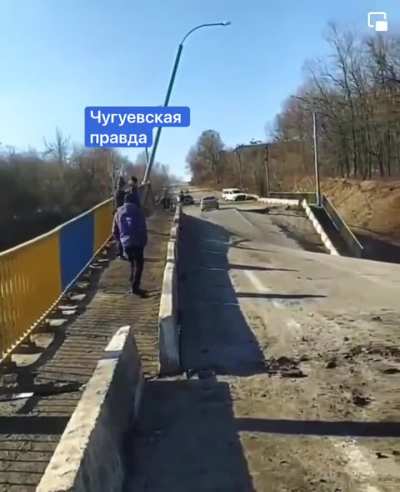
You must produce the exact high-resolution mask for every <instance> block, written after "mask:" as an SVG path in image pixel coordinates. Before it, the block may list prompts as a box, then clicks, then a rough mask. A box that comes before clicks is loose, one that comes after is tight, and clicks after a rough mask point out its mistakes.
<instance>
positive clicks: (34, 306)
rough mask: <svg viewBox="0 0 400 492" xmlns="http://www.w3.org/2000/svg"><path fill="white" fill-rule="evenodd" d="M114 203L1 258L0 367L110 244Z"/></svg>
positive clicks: (98, 206) (108, 201)
mask: <svg viewBox="0 0 400 492" xmlns="http://www.w3.org/2000/svg"><path fill="white" fill-rule="evenodd" d="M112 217H113V200H112V199H109V200H106V201H104V202H103V203H100V204H99V205H97V206H96V207H94V208H92V209H91V210H89V211H87V212H85V213H83V214H81V215H80V216H78V217H76V218H75V219H72V220H70V221H69V222H66V223H65V224H62V225H60V226H59V227H57V228H56V229H54V230H52V231H50V232H48V233H47V234H43V235H42V236H40V237H37V238H35V239H32V240H31V241H28V242H26V243H23V244H21V245H19V246H16V247H15V248H12V249H9V250H7V251H4V252H3V253H0V361H1V360H4V359H5V358H6V357H7V356H8V355H9V354H10V353H11V351H12V350H13V349H14V348H15V347H16V346H17V345H18V344H19V343H20V342H21V341H22V340H23V339H24V338H25V337H26V336H27V335H28V334H29V333H30V332H31V331H32V330H33V329H34V328H35V326H36V325H37V324H38V323H39V322H40V321H41V320H42V319H43V318H44V317H45V316H46V315H47V314H48V312H49V311H50V310H51V309H52V308H53V307H54V306H55V304H56V303H57V302H58V301H59V299H60V298H61V297H62V295H63V294H64V293H65V291H66V290H67V289H68V288H69V287H70V286H71V285H72V284H73V283H74V282H75V280H76V279H77V278H78V277H79V275H80V274H81V273H82V271H83V270H85V268H86V267H87V266H88V264H89V263H90V261H91V260H92V258H93V257H94V256H95V255H96V254H97V253H98V252H99V250H100V249H101V248H102V247H103V246H104V245H105V243H106V242H107V241H108V240H109V238H110V235H111V228H112Z"/></svg>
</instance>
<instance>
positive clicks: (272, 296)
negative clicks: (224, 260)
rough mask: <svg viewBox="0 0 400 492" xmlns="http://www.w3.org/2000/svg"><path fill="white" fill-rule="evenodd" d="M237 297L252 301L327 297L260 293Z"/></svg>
mask: <svg viewBox="0 0 400 492" xmlns="http://www.w3.org/2000/svg"><path fill="white" fill-rule="evenodd" d="M236 297H247V298H251V299H320V298H324V297H326V296H324V295H318V294H274V293H265V294H264V293H258V292H238V293H237V294H236Z"/></svg>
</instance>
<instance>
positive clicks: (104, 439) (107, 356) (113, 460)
mask: <svg viewBox="0 0 400 492" xmlns="http://www.w3.org/2000/svg"><path fill="white" fill-rule="evenodd" d="M142 389H143V373H142V367H141V362H140V357H139V354H138V351H137V347H136V343H135V338H134V335H133V331H132V330H131V328H130V327H129V326H124V327H122V328H120V329H119V330H118V331H117V333H116V334H115V335H114V336H113V338H112V339H111V341H110V343H109V344H108V346H107V348H106V349H105V351H104V356H103V358H102V359H100V361H99V362H98V364H97V367H96V369H95V371H94V373H93V376H92V377H91V379H90V380H89V382H88V384H87V386H86V389H85V391H84V393H83V395H82V398H81V399H80V401H79V403H78V406H77V407H76V409H75V411H74V413H73V414H72V417H71V419H70V420H69V422H68V424H67V427H66V428H65V431H64V433H63V435H62V437H61V440H60V442H59V444H58V446H57V448H56V450H55V452H54V454H53V456H52V458H51V460H50V463H49V464H48V466H47V468H46V471H45V473H44V475H43V477H42V480H41V481H40V483H39V486H38V488H37V489H36V490H37V492H67V491H68V492H70V491H71V492H72V491H73V492H109V491H110V490H113V491H119V490H121V489H122V485H123V480H124V466H123V454H122V446H123V437H124V434H125V432H126V431H127V430H128V429H129V428H130V426H131V425H132V423H133V421H134V419H135V418H136V417H137V414H138V410H139V405H140V400H141V394H142Z"/></svg>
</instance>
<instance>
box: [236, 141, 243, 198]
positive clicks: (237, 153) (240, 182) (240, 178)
mask: <svg viewBox="0 0 400 492" xmlns="http://www.w3.org/2000/svg"><path fill="white" fill-rule="evenodd" d="M235 153H236V155H237V158H238V161H239V186H240V189H241V190H242V189H243V178H242V158H241V157H240V146H239V147H237V148H236V149H235Z"/></svg>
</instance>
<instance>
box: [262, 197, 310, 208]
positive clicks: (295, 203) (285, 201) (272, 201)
mask: <svg viewBox="0 0 400 492" xmlns="http://www.w3.org/2000/svg"><path fill="white" fill-rule="evenodd" d="M258 201H259V202H262V203H267V204H268V205H277V206H280V205H287V206H290V207H296V208H297V207H300V206H301V200H300V199H299V200H295V199H291V198H268V197H265V198H259V199H258Z"/></svg>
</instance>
